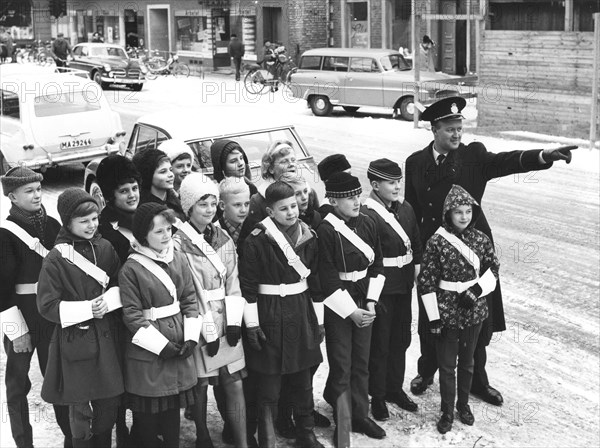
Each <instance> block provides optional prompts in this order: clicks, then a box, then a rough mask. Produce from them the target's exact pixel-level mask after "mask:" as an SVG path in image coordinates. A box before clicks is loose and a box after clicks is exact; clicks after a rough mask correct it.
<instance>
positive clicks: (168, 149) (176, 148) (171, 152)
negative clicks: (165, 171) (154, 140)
mask: <svg viewBox="0 0 600 448" xmlns="http://www.w3.org/2000/svg"><path fill="white" fill-rule="evenodd" d="M158 150H159V151H162V152H164V153H165V154H166V155H167V157H168V158H169V160H170V161H171V163H173V162H174V161H175V159H177V158H178V157H180V156H182V155H184V154H186V155H187V156H188V157H189V158H190V160H191V161H192V162H193V161H194V153H193V152H192V148H190V147H189V146H188V145H187V144H186V143H185V142H184V141H183V140H177V139H171V140H165V141H164V142H162V143H161V144H160V145H158Z"/></svg>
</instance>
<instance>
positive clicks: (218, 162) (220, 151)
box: [210, 139, 248, 182]
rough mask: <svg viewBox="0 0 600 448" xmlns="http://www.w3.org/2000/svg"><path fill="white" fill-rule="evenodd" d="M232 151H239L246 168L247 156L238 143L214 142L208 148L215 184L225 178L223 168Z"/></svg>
mask: <svg viewBox="0 0 600 448" xmlns="http://www.w3.org/2000/svg"><path fill="white" fill-rule="evenodd" d="M233 151H239V152H240V153H241V154H242V157H243V158H244V162H245V163H246V166H248V156H246V153H245V152H244V150H243V149H242V147H241V146H240V144H239V143H238V142H234V141H233V140H227V139H223V140H216V141H215V142H214V143H213V144H212V146H211V147H210V158H211V161H212V164H213V169H214V170H213V171H214V173H213V177H214V178H215V180H216V181H217V182H221V181H222V180H223V179H224V178H225V173H224V166H225V161H226V160H227V156H228V155H229V154H231V153H232V152H233Z"/></svg>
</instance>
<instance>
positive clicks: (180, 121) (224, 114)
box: [84, 106, 325, 203]
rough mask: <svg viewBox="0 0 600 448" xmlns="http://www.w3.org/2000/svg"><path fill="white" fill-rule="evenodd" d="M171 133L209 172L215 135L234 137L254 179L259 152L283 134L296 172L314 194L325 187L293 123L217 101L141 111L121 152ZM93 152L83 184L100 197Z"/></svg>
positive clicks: (154, 144) (147, 145) (196, 164)
mask: <svg viewBox="0 0 600 448" xmlns="http://www.w3.org/2000/svg"><path fill="white" fill-rule="evenodd" d="M171 138H176V139H179V140H183V141H185V142H186V143H187V144H188V145H189V146H190V148H191V149H192V151H193V152H194V154H195V159H196V160H195V161H194V167H193V169H195V170H197V171H202V172H203V173H205V174H207V175H208V176H210V177H212V174H213V167H212V161H211V157H210V147H211V145H212V144H213V142H214V141H215V140H219V139H231V140H235V141H236V142H238V143H239V144H240V146H241V147H242V148H243V149H244V151H245V152H246V155H247V156H248V162H249V164H250V169H251V172H252V179H251V181H252V182H253V183H255V184H257V185H258V184H260V182H261V176H260V165H261V158H262V156H263V154H264V153H265V151H266V150H267V148H268V147H269V145H270V144H271V143H273V142H275V141H277V140H288V141H290V142H291V143H292V146H293V147H294V149H295V151H296V157H297V161H298V167H299V172H300V174H301V175H302V176H303V177H304V178H305V179H306V180H307V182H308V183H309V184H310V185H311V187H312V188H313V189H314V190H315V191H316V193H317V195H318V196H319V197H323V194H324V193H325V191H324V187H323V185H322V182H320V178H319V172H318V170H317V166H316V163H315V161H314V159H313V157H312V156H311V155H310V153H309V151H308V148H307V147H306V145H305V144H304V142H303V141H302V139H301V138H300V135H298V132H297V131H296V128H295V127H294V125H293V124H291V123H290V122H289V121H287V120H285V119H282V118H281V117H280V116H266V115H265V114H256V113H253V112H251V111H250V110H248V109H247V108H244V107H239V108H232V107H231V106H221V107H219V106H217V107H211V108H194V109H177V110H165V111H161V112H156V113H152V114H148V115H144V116H142V117H140V118H138V120H137V121H136V123H135V125H134V127H133V130H132V131H131V136H130V138H129V144H128V145H127V149H126V152H125V155H126V156H127V157H133V155H134V154H135V153H136V152H138V151H143V150H146V149H156V148H158V146H159V145H160V144H161V142H163V141H165V140H167V139H171ZM101 160H102V159H101V158H99V159H97V160H94V161H92V162H90V163H89V164H88V165H87V167H86V171H85V175H84V188H85V189H86V190H87V191H88V192H90V194H92V195H93V196H94V197H95V198H96V199H97V200H98V201H99V202H100V203H103V198H102V193H101V191H100V188H99V186H98V184H97V182H96V169H97V167H98V163H100V161H101Z"/></svg>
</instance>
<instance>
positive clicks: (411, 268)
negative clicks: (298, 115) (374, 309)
mask: <svg viewBox="0 0 600 448" xmlns="http://www.w3.org/2000/svg"><path fill="white" fill-rule="evenodd" d="M367 177H368V178H369V180H370V181H371V186H372V187H373V189H372V190H371V193H370V194H369V197H368V199H367V200H366V201H365V203H364V205H363V207H362V210H361V211H362V212H363V213H364V214H365V215H368V216H370V217H371V218H372V219H373V221H375V223H376V224H377V232H378V234H379V239H380V241H381V250H382V253H383V266H384V269H385V278H386V280H385V285H384V287H383V291H382V293H381V298H380V299H379V304H380V305H381V308H380V309H381V310H382V312H380V313H379V314H378V315H377V319H375V323H374V324H373V336H372V340H371V358H370V360H369V393H370V395H371V397H373V398H372V400H371V410H372V412H373V417H374V418H375V419H376V420H387V419H388V418H389V413H388V410H387V406H386V404H385V402H386V401H389V402H392V403H395V404H397V405H398V406H399V407H400V408H402V409H405V410H407V411H410V412H415V411H416V410H417V405H416V404H415V403H414V402H413V401H412V400H411V399H410V398H409V397H408V396H407V395H406V393H405V392H404V391H403V390H402V383H403V381H404V372H405V366H406V363H405V361H406V350H407V349H408V347H409V346H410V341H411V322H412V310H411V302H412V295H411V291H412V287H413V284H414V279H415V278H416V277H415V274H418V270H419V267H420V264H421V240H420V238H419V228H418V227H417V220H416V218H415V213H414V212H413V209H412V207H411V205H410V204H409V203H408V202H406V201H403V200H402V196H401V194H400V182H401V179H402V169H401V168H400V166H399V165H398V164H397V163H396V162H392V161H391V160H388V159H378V160H374V161H373V162H371V163H370V164H369V168H368V170H367Z"/></svg>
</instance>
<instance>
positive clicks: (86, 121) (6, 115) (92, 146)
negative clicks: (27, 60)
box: [0, 64, 125, 173]
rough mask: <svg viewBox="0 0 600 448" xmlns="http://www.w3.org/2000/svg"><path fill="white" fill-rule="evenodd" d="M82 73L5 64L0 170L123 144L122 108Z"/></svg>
mask: <svg viewBox="0 0 600 448" xmlns="http://www.w3.org/2000/svg"><path fill="white" fill-rule="evenodd" d="M10 65H12V66H17V64H10ZM19 65H21V64H19ZM21 67H25V66H23V65H21ZM78 73H79V72H68V73H64V74H57V73H53V71H51V70H45V69H42V68H36V67H35V66H33V67H30V66H27V68H20V67H19V70H13V67H9V66H8V64H6V65H3V66H1V67H0V106H1V107H0V109H1V114H0V173H5V172H6V170H8V169H9V168H11V167H13V166H15V165H24V166H27V167H29V168H31V169H39V170H42V171H45V170H46V169H47V168H49V167H52V166H57V165H61V164H66V163H72V162H84V163H85V162H89V161H90V160H93V159H95V158H97V157H99V156H105V155H108V154H113V153H115V152H118V151H119V150H124V147H125V141H124V137H125V131H124V130H123V126H122V125H121V118H120V117H119V114H118V113H117V112H115V111H113V110H112V109H111V108H110V105H109V104H108V101H107V100H106V98H105V97H104V95H103V93H102V89H100V87H99V86H98V85H97V84H96V83H94V82H93V81H92V80H90V79H89V78H87V77H85V78H83V77H80V76H77V74H78Z"/></svg>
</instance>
